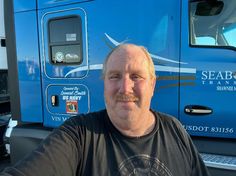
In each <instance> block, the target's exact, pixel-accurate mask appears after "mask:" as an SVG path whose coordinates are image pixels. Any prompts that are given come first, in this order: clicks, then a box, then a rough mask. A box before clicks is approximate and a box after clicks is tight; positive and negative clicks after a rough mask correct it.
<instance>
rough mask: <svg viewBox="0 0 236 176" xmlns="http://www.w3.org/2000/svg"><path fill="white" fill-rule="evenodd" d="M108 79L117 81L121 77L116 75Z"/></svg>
mask: <svg viewBox="0 0 236 176" xmlns="http://www.w3.org/2000/svg"><path fill="white" fill-rule="evenodd" d="M108 78H109V79H110V80H116V79H119V78H120V76H119V75H116V74H115V75H110V76H109V77H108Z"/></svg>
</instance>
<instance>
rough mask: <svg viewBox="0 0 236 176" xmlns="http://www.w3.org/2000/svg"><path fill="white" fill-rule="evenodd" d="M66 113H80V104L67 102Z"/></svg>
mask: <svg viewBox="0 0 236 176" xmlns="http://www.w3.org/2000/svg"><path fill="white" fill-rule="evenodd" d="M66 113H72V114H77V113H78V102H77V101H66Z"/></svg>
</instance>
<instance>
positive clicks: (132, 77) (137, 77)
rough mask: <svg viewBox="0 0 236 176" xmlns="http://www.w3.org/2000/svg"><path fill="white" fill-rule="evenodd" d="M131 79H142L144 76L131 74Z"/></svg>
mask: <svg viewBox="0 0 236 176" xmlns="http://www.w3.org/2000/svg"><path fill="white" fill-rule="evenodd" d="M131 79H132V80H140V79H142V77H141V76H140V75H136V74H135V75H131Z"/></svg>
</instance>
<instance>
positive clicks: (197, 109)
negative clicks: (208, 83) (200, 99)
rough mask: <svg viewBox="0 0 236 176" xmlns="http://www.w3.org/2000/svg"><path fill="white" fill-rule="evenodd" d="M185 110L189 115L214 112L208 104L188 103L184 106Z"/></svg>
mask: <svg viewBox="0 0 236 176" xmlns="http://www.w3.org/2000/svg"><path fill="white" fill-rule="evenodd" d="M184 112H185V113H186V114H189V115H207V114H212V113H213V110H212V109H211V108H209V107H207V106H201V105H187V106H185V107H184Z"/></svg>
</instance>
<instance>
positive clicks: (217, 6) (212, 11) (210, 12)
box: [195, 1, 224, 16]
mask: <svg viewBox="0 0 236 176" xmlns="http://www.w3.org/2000/svg"><path fill="white" fill-rule="evenodd" d="M223 7H224V3H223V2H222V1H204V2H199V3H198V4H197V8H196V12H195V15H197V16H214V15H218V14H220V13H221V11H222V9H223Z"/></svg>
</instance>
